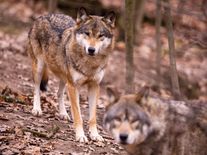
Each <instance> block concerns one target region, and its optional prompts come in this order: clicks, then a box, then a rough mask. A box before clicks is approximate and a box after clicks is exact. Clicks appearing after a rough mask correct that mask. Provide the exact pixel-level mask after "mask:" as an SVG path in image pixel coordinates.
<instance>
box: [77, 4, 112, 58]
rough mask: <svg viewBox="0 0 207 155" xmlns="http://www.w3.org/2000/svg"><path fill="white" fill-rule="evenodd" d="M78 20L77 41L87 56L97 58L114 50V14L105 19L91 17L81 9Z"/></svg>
mask: <svg viewBox="0 0 207 155" xmlns="http://www.w3.org/2000/svg"><path fill="white" fill-rule="evenodd" d="M76 20H77V27H76V30H75V39H76V41H77V43H78V44H79V46H81V47H82V49H84V52H85V53H86V54H88V55H90V56H95V55H97V54H103V53H104V52H107V50H108V49H110V48H112V46H113V38H114V34H113V30H114V24H115V14H114V12H110V13H109V14H107V15H106V16H105V17H100V16H91V15H88V14H87V13H86V10H85V9H84V8H80V9H79V11H78V14H77V19H76Z"/></svg>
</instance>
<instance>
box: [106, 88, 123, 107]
mask: <svg viewBox="0 0 207 155" xmlns="http://www.w3.org/2000/svg"><path fill="white" fill-rule="evenodd" d="M106 92H107V96H108V101H109V104H114V103H116V102H117V101H118V100H119V97H120V94H119V93H118V91H117V90H116V89H115V88H114V87H112V86H107V88H106Z"/></svg>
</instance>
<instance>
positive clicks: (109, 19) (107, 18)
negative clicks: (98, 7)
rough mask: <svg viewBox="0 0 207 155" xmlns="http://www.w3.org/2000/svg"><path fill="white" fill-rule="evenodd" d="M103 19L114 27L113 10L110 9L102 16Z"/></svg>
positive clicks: (114, 17)
mask: <svg viewBox="0 0 207 155" xmlns="http://www.w3.org/2000/svg"><path fill="white" fill-rule="evenodd" d="M103 20H104V21H105V22H106V23H107V24H109V25H110V26H111V27H112V28H114V27H115V20H116V15H115V12H113V11H111V12H109V13H108V14H106V16H105V17H104V18H103Z"/></svg>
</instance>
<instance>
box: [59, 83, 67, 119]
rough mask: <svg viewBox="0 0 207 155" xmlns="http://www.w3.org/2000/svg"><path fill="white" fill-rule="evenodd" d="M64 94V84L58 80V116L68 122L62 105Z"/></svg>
mask: <svg viewBox="0 0 207 155" xmlns="http://www.w3.org/2000/svg"><path fill="white" fill-rule="evenodd" d="M64 92H65V82H63V81H62V80H60V83H59V89H58V93H57V94H58V103H59V116H60V118H61V119H63V120H70V117H69V115H68V113H67V111H66V109H65V104H64Z"/></svg>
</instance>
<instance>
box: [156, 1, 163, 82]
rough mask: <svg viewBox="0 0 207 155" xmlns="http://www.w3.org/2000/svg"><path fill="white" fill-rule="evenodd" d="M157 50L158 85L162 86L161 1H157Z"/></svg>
mask: <svg viewBox="0 0 207 155" xmlns="http://www.w3.org/2000/svg"><path fill="white" fill-rule="evenodd" d="M156 7H157V8H156V51H157V57H156V64H157V66H156V70H157V75H158V78H157V79H158V81H157V82H158V86H160V75H161V74H160V70H161V68H160V64H161V39H160V27H161V20H162V14H161V1H160V0H157V1H156Z"/></svg>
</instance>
